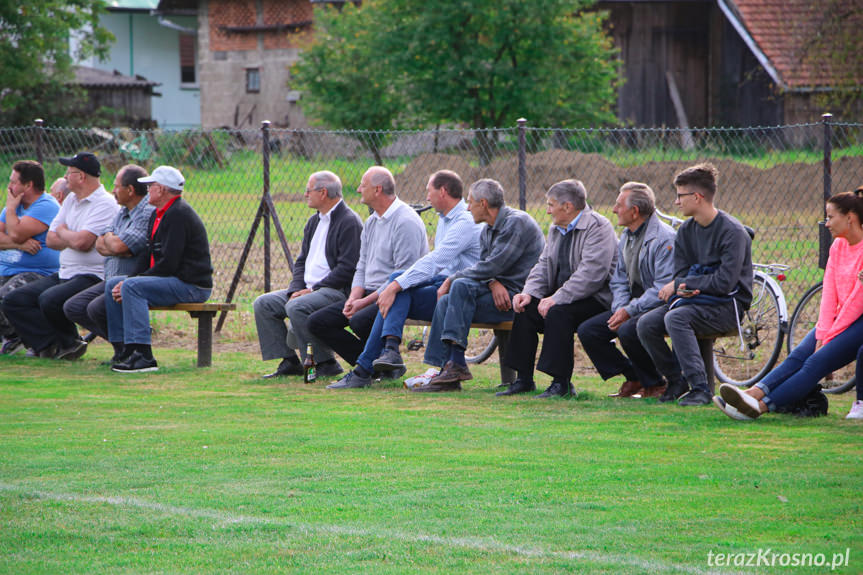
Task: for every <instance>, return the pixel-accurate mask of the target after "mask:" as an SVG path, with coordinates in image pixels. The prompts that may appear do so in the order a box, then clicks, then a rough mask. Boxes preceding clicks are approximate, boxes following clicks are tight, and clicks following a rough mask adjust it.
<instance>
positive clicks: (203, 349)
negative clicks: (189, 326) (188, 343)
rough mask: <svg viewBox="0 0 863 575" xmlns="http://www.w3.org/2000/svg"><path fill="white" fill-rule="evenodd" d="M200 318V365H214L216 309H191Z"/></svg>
mask: <svg viewBox="0 0 863 575" xmlns="http://www.w3.org/2000/svg"><path fill="white" fill-rule="evenodd" d="M189 315H191V316H192V317H194V318H196V319H197V320H198V367H210V366H211V365H213V317H215V315H216V312H214V311H190V312H189Z"/></svg>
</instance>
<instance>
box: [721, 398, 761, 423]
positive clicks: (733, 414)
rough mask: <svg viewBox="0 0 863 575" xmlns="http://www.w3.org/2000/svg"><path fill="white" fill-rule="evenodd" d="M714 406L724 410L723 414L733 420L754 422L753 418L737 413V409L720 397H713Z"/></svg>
mask: <svg viewBox="0 0 863 575" xmlns="http://www.w3.org/2000/svg"><path fill="white" fill-rule="evenodd" d="M713 405H715V406H716V407H718V408H719V409H720V410H722V413H724V414H725V415H727V416H728V417H730V418H731V419H736V420H737V421H752V418H751V417H749V416H748V415H743V414H742V413H740V412H739V411H737V408H736V407H734V406H733V405H728V404H727V403H725V400H724V399H722V398H721V397H720V396H718V395H714V396H713Z"/></svg>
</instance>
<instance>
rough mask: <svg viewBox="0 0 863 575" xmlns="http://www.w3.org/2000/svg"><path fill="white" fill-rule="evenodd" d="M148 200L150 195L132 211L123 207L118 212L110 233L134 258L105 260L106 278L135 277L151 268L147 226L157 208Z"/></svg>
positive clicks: (114, 257)
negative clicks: (118, 239)
mask: <svg viewBox="0 0 863 575" xmlns="http://www.w3.org/2000/svg"><path fill="white" fill-rule="evenodd" d="M148 200H149V195H147V196H144V197H143V198H142V199H141V201H140V202H138V205H137V206H135V207H134V208H133V209H132V210H131V211H130V210H129V209H128V208H126V207H122V208H120V211H119V212H117V216H116V217H115V218H114V222H113V223H112V224H111V230H110V231H111V232H113V233H114V235H115V236H117V237H118V238H120V241H122V242H123V243H124V244H126V247H127V248H129V251H130V252H131V254H132V256H131V257H125V258H121V257H116V256H111V257H109V258H107V259H106V260H105V277H106V278H111V277H114V276H131V275H135V274H138V273H140V272H142V271H143V270H145V269H147V268H148V267H149V264H150V262H149V258H148V257H147V256H148V254H149V252H148V250H147V245H148V243H149V237H148V236H147V226H148V225H149V223H150V214H152V213H153V210H154V209H156V208H154V207H153V206H151V205H150V202H149V201H148Z"/></svg>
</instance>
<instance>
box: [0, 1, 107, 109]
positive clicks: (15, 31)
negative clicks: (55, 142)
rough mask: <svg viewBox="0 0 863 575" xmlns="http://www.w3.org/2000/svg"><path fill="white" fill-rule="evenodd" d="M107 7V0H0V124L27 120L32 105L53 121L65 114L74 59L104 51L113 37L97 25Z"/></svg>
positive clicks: (71, 98)
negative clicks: (72, 40) (73, 46)
mask: <svg viewBox="0 0 863 575" xmlns="http://www.w3.org/2000/svg"><path fill="white" fill-rule="evenodd" d="M104 9H105V5H104V1H103V0H39V1H38V2H17V3H16V2H9V1H4V2H0V70H2V71H3V72H2V77H0V123H2V124H6V125H10V124H11V125H20V124H22V123H24V124H29V123H30V122H32V120H33V118H34V116H33V113H34V112H33V111H34V110H37V111H38V113H39V114H40V116H42V117H45V116H48V117H49V119H50V120H51V121H52V122H53V123H58V120H62V119H63V118H62V115H63V114H62V112H63V110H66V111H70V104H71V103H74V101H75V96H76V93H75V92H76V91H75V89H74V88H73V87H71V86H70V85H69V81H70V80H71V78H72V64H73V62H74V60H75V58H81V59H83V58H87V57H89V56H91V55H93V54H95V55H99V56H102V55H104V54H105V53H106V52H107V50H108V46H109V43H110V42H111V41H112V40H113V36H112V35H111V33H110V32H108V31H107V30H106V29H105V28H102V27H101V26H99V14H100V13H102V12H103V11H104ZM73 33H74V34H75V35H76V39H77V40H78V49H77V50H76V52H75V53H72V52H71V51H70V43H69V38H70V35H71V34H73Z"/></svg>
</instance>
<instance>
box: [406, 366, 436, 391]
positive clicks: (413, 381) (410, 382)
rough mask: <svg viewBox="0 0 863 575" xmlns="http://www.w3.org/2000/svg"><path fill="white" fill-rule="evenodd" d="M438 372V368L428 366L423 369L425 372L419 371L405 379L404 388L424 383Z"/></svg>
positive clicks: (411, 387)
mask: <svg viewBox="0 0 863 575" xmlns="http://www.w3.org/2000/svg"><path fill="white" fill-rule="evenodd" d="M439 373H440V370H439V369H438V368H436V367H430V368H428V369H427V370H426V371H425V373H421V374H419V375H415V376H413V377H409V378H407V379H406V380H405V388H406V389H413V388H414V387H417V386H420V385H425V384H427V383H428V382H429V381H431V378H433V377H435V376H436V375H437V374H439Z"/></svg>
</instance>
